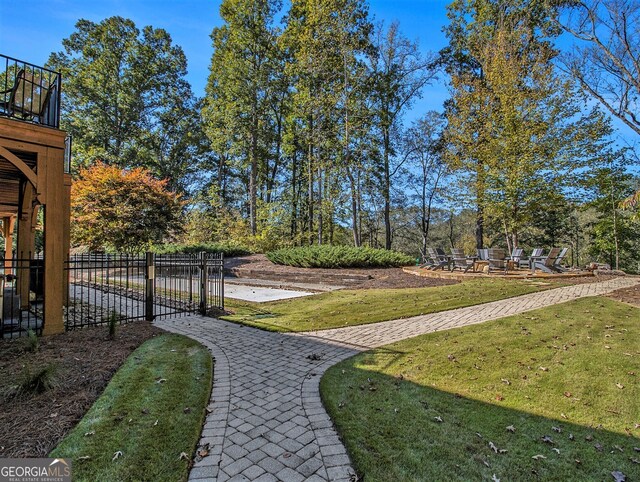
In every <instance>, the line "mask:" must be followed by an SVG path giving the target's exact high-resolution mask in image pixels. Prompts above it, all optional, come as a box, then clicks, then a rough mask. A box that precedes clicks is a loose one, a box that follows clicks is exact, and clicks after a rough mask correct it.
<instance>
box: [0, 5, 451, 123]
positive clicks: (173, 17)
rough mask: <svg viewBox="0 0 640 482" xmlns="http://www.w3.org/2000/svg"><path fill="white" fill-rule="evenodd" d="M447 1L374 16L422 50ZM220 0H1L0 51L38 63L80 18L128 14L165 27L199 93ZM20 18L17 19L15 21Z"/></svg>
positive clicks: (382, 9)
mask: <svg viewBox="0 0 640 482" xmlns="http://www.w3.org/2000/svg"><path fill="white" fill-rule="evenodd" d="M447 3H448V0H372V1H371V2H370V12H371V13H372V14H373V16H374V17H375V20H376V21H379V20H384V21H385V22H386V23H389V22H391V21H393V20H397V21H399V22H400V26H401V29H402V31H403V33H404V34H405V35H406V36H407V37H409V38H410V39H412V40H418V41H419V42H420V46H421V48H422V50H424V51H425V52H428V51H430V50H433V51H437V50H439V49H440V48H442V47H443V46H444V45H445V44H446V39H445V37H444V35H443V33H442V26H443V25H444V24H445V23H446V15H445V6H446V5H447ZM219 6H220V1H206V0H128V1H127V0H100V1H95V0H47V1H42V0H29V1H24V0H0V53H2V54H4V55H8V56H10V57H16V58H18V59H20V60H25V61H28V62H31V63H34V64H38V65H43V64H44V63H45V62H46V60H47V58H48V57H49V54H50V53H51V52H54V51H59V50H62V44H61V41H62V39H63V38H66V37H68V36H69V35H70V34H71V33H72V32H73V31H74V25H75V23H76V21H77V20H78V19H80V18H84V19H87V20H91V21H95V22H99V21H100V20H102V19H104V18H106V17H110V16H113V15H120V16H122V17H127V18H130V19H132V20H133V21H134V22H135V24H136V26H137V27H138V28H141V27H143V26H145V25H152V26H153V27H155V28H164V29H165V30H166V31H167V32H169V34H170V35H171V37H172V39H173V42H174V43H175V44H177V45H180V46H181V47H182V48H183V49H184V51H185V54H186V56H187V60H188V63H189V74H188V80H189V82H190V83H191V85H192V87H193V89H194V92H195V93H196V95H204V86H205V83H206V79H207V75H208V69H209V61H210V59H211V53H212V47H211V40H210V38H209V34H210V33H211V30H212V29H213V28H214V27H216V26H219V25H220V24H221V20H220V16H219V15H218V8H219ZM16 19H20V21H16ZM445 98H446V89H445V88H444V86H442V85H434V86H433V87H431V88H429V89H427V90H426V91H425V94H424V97H423V99H422V100H420V101H419V102H418V103H416V106H415V108H414V112H413V113H412V114H413V115H411V116H410V117H414V116H416V115H420V113H422V112H424V111H426V110H428V109H440V107H441V105H442V102H443V101H444V99H445Z"/></svg>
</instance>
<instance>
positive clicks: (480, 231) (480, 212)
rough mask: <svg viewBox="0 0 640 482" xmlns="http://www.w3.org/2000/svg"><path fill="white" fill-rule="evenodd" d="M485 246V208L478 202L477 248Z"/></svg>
mask: <svg viewBox="0 0 640 482" xmlns="http://www.w3.org/2000/svg"><path fill="white" fill-rule="evenodd" d="M483 247H484V208H483V207H482V205H481V204H480V203H478V206H477V210H476V248H478V249H482V248H483Z"/></svg>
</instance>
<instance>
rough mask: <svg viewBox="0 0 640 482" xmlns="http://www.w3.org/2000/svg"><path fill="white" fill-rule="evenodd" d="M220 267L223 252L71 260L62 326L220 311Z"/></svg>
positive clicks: (93, 256) (95, 256)
mask: <svg viewBox="0 0 640 482" xmlns="http://www.w3.org/2000/svg"><path fill="white" fill-rule="evenodd" d="M223 267H224V259H223V256H222V254H221V253H198V254H162V255H159V254H158V255H157V254H154V253H146V255H144V256H140V255H128V254H103V253H90V254H82V255H75V256H72V257H71V258H70V259H69V261H68V262H67V263H66V272H67V274H68V277H67V279H68V289H67V294H68V296H67V300H66V303H65V327H66V328H67V329H73V328H78V327H83V326H89V325H99V324H106V323H111V322H116V323H127V322H130V321H135V320H142V319H144V320H147V321H152V320H154V319H156V318H166V317H175V316H184V315H188V314H192V313H200V314H203V315H206V314H211V313H212V312H216V311H221V310H223V309H224V277H223Z"/></svg>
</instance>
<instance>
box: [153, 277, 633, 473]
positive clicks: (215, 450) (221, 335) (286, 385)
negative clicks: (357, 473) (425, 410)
mask: <svg viewBox="0 0 640 482" xmlns="http://www.w3.org/2000/svg"><path fill="white" fill-rule="evenodd" d="M638 283H640V278H630V277H624V278H616V279H613V280H608V281H604V282H599V283H589V284H581V285H574V286H568V287H564V288H557V289H553V290H548V291H543V292H538V293H532V294H528V295H524V296H519V297H516V298H510V299H506V300H501V301H495V302H491V303H486V304H482V305H476V306H470V307H466V308H460V309H456V310H451V311H447V312H441V313H433V314H429V315H424V316H416V317H412V318H407V319H403V320H394V321H387V322H382V323H375V324H370V325H361V326H352V327H348V328H340V329H331V330H324V331H318V332H309V333H296V334H282V333H272V332H267V331H262V330H259V329H255V328H250V327H245V326H241V325H236V324H233V323H229V322H225V321H221V320H217V319H213V318H203V317H199V316H190V317H186V318H180V319H170V320H162V321H159V322H157V325H158V326H160V327H161V328H164V329H166V330H169V331H173V332H177V333H182V334H185V335H187V336H190V337H192V338H195V339H196V340H198V341H200V342H201V343H203V344H204V345H206V346H207V347H209V348H210V350H211V352H212V356H213V357H214V358H215V369H214V387H213V392H212V395H211V402H210V409H211V410H212V411H211V413H210V414H209V415H208V416H207V420H206V423H205V426H204V429H203V432H202V439H201V442H200V444H201V445H205V444H209V445H208V446H209V455H208V456H207V457H205V458H204V459H202V460H200V461H198V462H196V464H195V465H194V467H193V469H192V470H191V473H190V476H189V480H218V481H226V480H233V481H240V480H245V481H247V480H250V481H254V480H255V481H276V480H282V481H286V482H295V481H302V480H309V481H320V480H335V481H347V480H352V477H353V474H354V471H353V469H352V468H351V465H350V461H349V458H348V456H347V453H346V450H345V448H344V446H343V445H342V442H341V441H340V439H339V437H338V435H337V433H336V431H335V429H334V428H333V423H332V422H331V420H330V419H329V416H328V415H327V413H326V411H325V410H324V407H323V406H322V402H321V400H320V393H319V382H320V377H321V376H322V374H323V373H324V372H325V371H326V370H327V369H328V368H329V367H330V366H332V365H334V364H335V363H338V362H339V361H341V360H344V359H345V358H348V357H350V356H352V355H355V354H356V353H358V352H361V351H365V350H368V349H371V348H375V347H378V346H381V345H386V344H389V343H392V342H395V341H399V340H402V339H406V338H411V337H414V336H418V335H421V334H424V333H429V332H433V331H439V330H447V329H450V328H457V327H460V326H465V325H470V324H474V323H481V322H484V321H489V320H494V319H497V318H502V317H505V316H510V315H514V314H517V313H522V312H525V311H530V310H535V309H538V308H543V307H545V306H550V305H554V304H557V303H563V302H566V301H570V300H574V299H577V298H582V297H586V296H597V295H602V294H606V293H609V292H611V291H614V290H616V289H619V288H625V287H629V286H633V285H635V284H638Z"/></svg>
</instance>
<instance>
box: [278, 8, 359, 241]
mask: <svg viewBox="0 0 640 482" xmlns="http://www.w3.org/2000/svg"><path fill="white" fill-rule="evenodd" d="M370 30H371V24H370V22H369V20H368V11H367V7H366V4H365V2H364V1H363V0H328V1H324V2H318V1H317V0H293V1H292V2H291V10H290V12H289V15H288V16H287V26H286V29H285V33H284V36H285V44H286V45H287V48H288V49H289V52H290V62H289V64H288V72H289V73H290V75H291V77H292V79H293V87H294V116H295V123H296V125H297V130H298V132H299V134H300V135H299V137H298V138H297V140H298V143H299V146H300V147H301V153H302V159H303V160H304V161H303V162H304V163H305V171H304V176H305V178H306V185H307V199H306V207H307V215H306V217H307V221H306V224H307V231H308V236H309V242H310V243H313V238H314V229H315V237H316V242H317V243H318V244H322V243H323V242H324V240H325V234H326V233H325V232H324V228H325V224H327V225H328V226H329V227H330V228H331V226H332V225H333V215H334V213H333V211H334V206H333V203H332V199H331V196H328V194H330V193H331V192H332V190H335V189H336V183H337V182H338V181H339V179H338V176H337V166H338V164H339V162H338V161H339V160H340V158H341V156H343V155H347V156H348V155H349V154H348V153H346V151H345V146H346V145H348V144H349V141H345V140H344V138H343V135H346V136H347V137H348V136H349V130H348V125H349V122H350V121H349V117H348V116H349V114H348V106H349V104H350V100H349V99H351V98H352V97H351V92H352V91H351V88H350V87H349V78H350V76H351V75H352V73H353V72H354V69H356V68H357V64H358V57H359V56H362V55H364V53H365V52H366V49H367V48H368V47H369V38H368V36H369V33H370ZM345 129H346V130H345ZM345 142H346V143H347V144H345ZM300 174H302V172H300ZM325 213H326V214H327V218H328V219H325ZM329 237H330V236H329Z"/></svg>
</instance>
